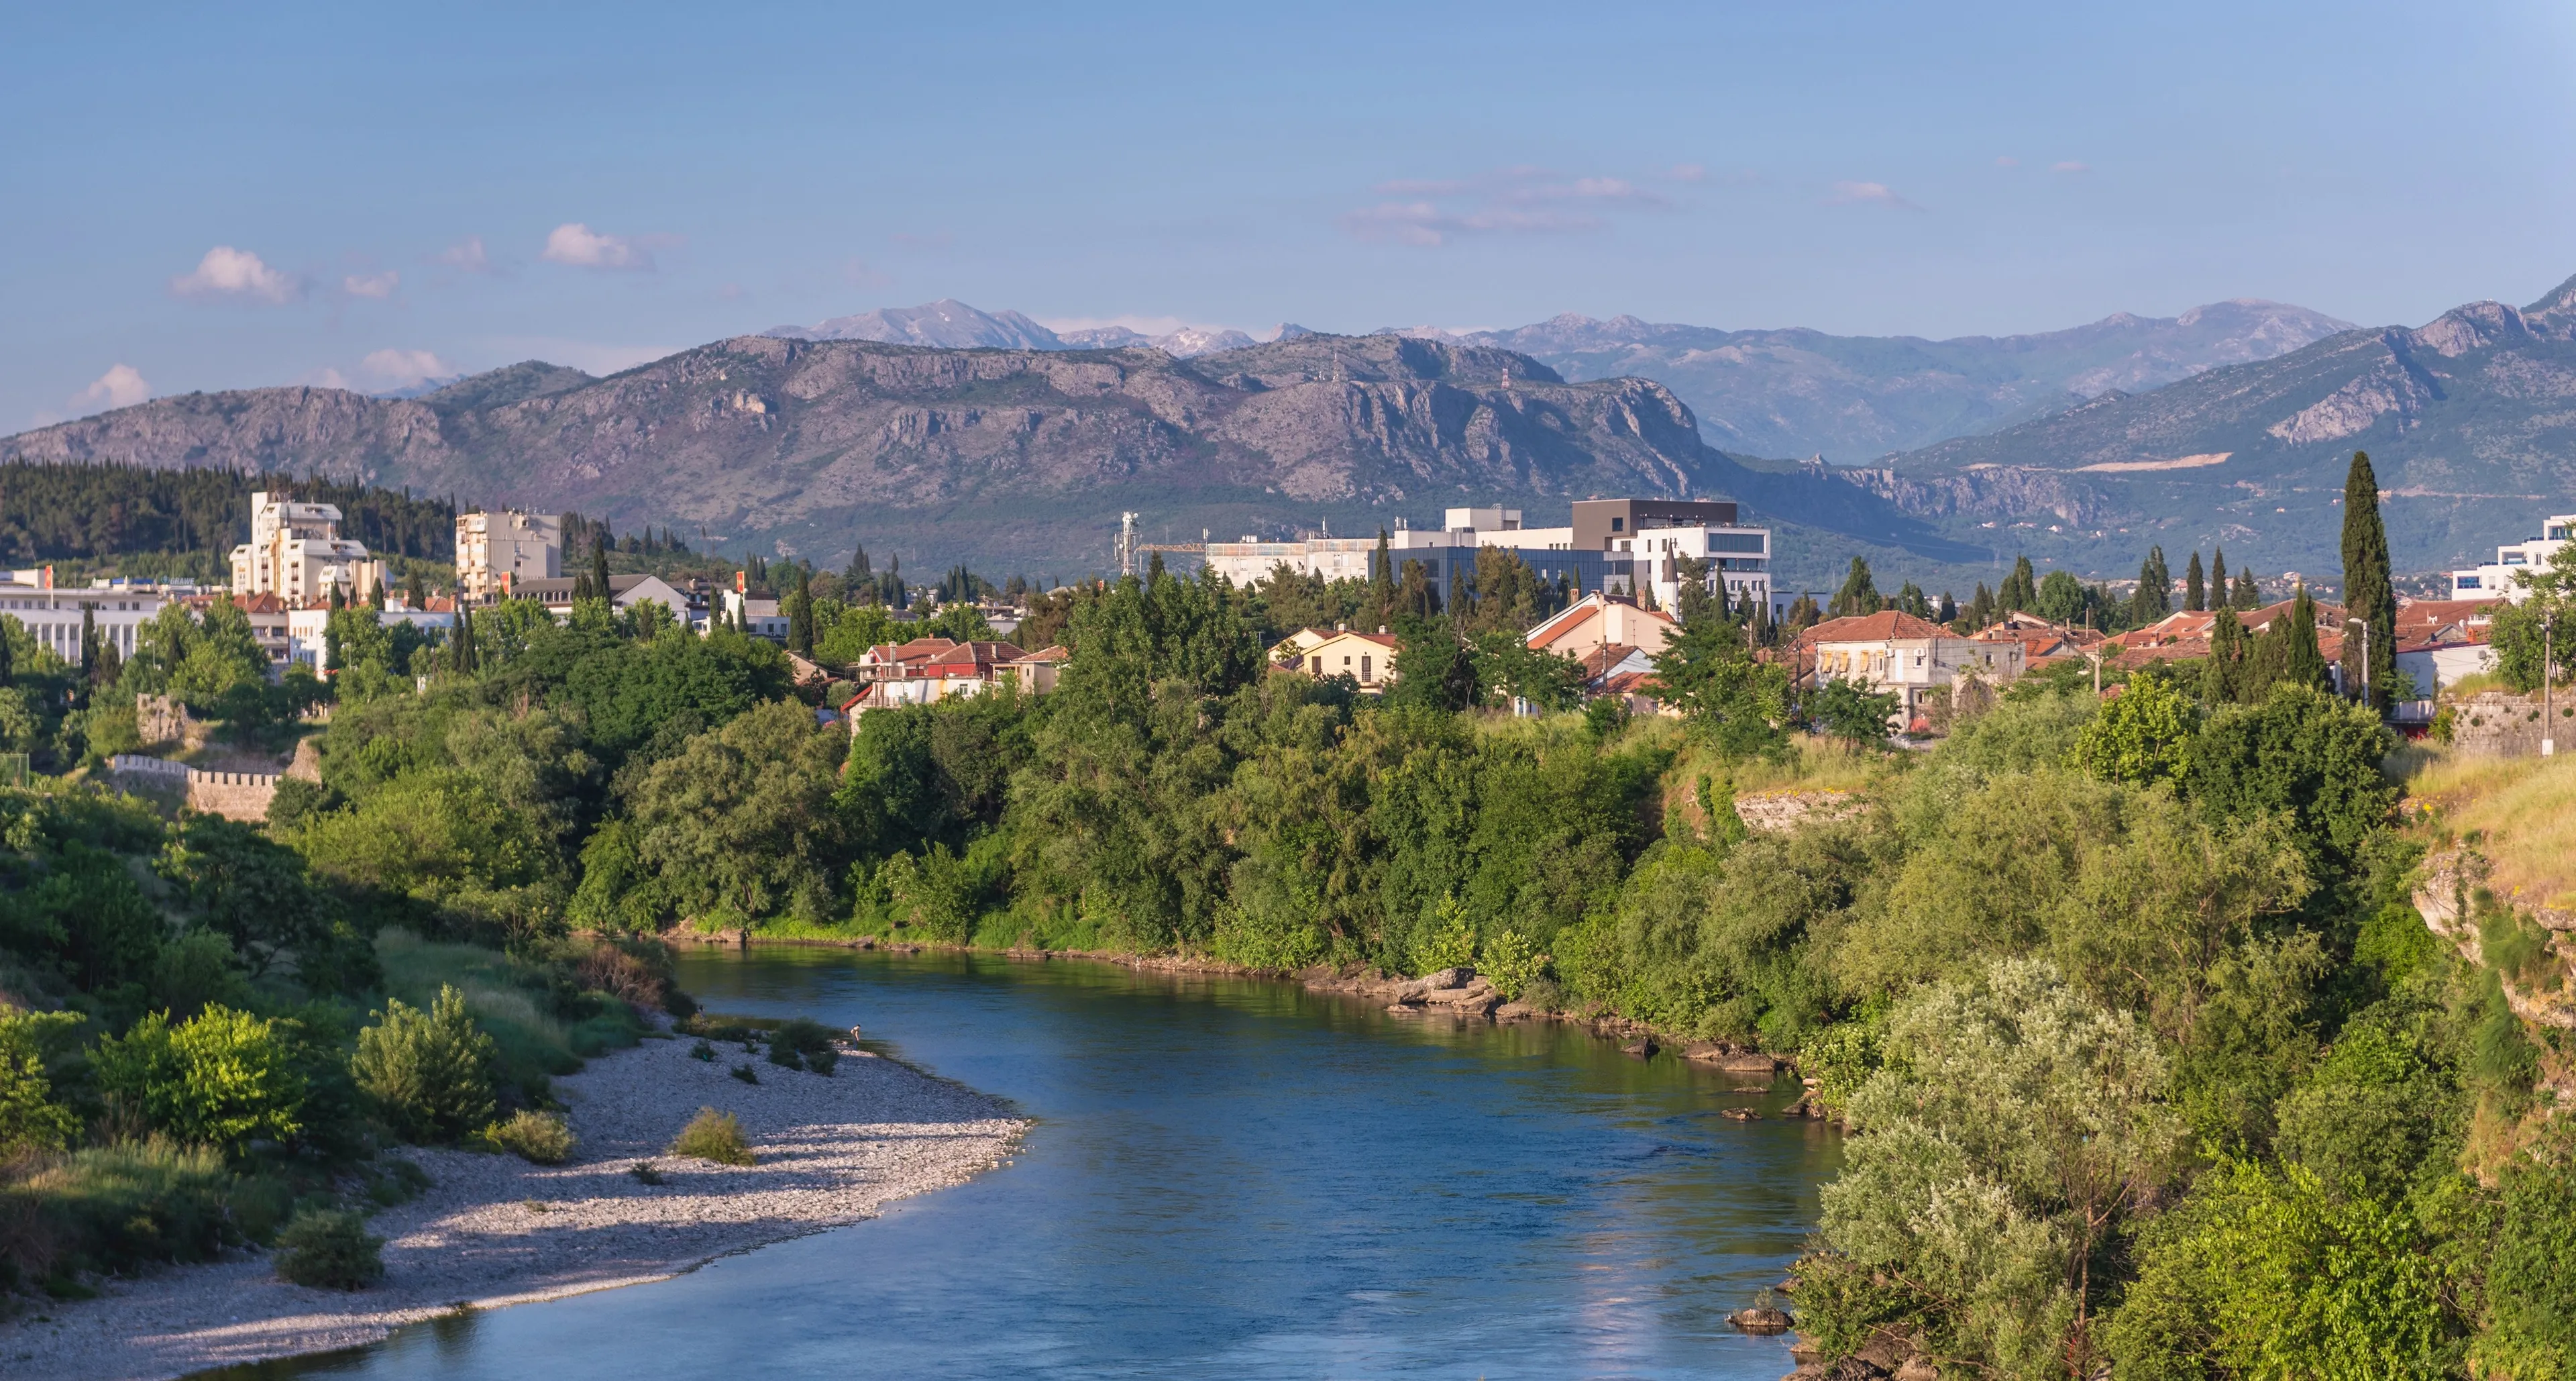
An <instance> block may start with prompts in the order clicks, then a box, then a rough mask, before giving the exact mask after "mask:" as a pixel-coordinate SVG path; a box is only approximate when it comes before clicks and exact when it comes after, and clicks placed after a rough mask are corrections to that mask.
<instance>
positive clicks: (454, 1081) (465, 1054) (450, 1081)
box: [349, 985, 494, 1144]
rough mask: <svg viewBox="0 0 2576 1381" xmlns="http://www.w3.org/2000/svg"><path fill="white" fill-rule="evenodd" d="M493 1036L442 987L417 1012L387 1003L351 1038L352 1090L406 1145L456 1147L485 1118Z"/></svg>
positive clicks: (489, 1097)
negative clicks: (425, 1007)
mask: <svg viewBox="0 0 2576 1381" xmlns="http://www.w3.org/2000/svg"><path fill="white" fill-rule="evenodd" d="M493 1056H494V1046H493V1043H492V1038H491V1037H490V1036H488V1035H485V1034H484V1033H483V1030H482V1028H480V1027H478V1026H476V1025H475V1024H474V1018H473V1017H472V1016H471V1015H469V1014H468V1013H467V1012H466V1010H465V995H464V994H463V993H460V992H458V991H457V990H456V989H455V988H454V987H453V986H451V985H441V986H440V988H439V990H438V997H437V998H436V999H435V1000H433V1001H432V1002H431V1003H430V1005H429V1010H428V1011H426V1012H424V1011H421V1010H420V1009H419V1008H417V1007H412V1006H408V1005H406V1004H404V1003H403V1002H402V1001H400V1000H399V999H387V1000H386V1002H385V1009H384V1011H383V1013H382V1014H381V1015H379V1016H378V1017H377V1018H376V1020H375V1022H374V1023H373V1024H371V1025H369V1026H368V1027H367V1028H366V1029H364V1030H362V1031H360V1032H359V1033H358V1048H357V1052H356V1053H355V1054H354V1055H352V1056H351V1057H350V1059H349V1072H350V1074H351V1076H352V1077H354V1078H355V1079H356V1081H357V1085H358V1089H359V1091H360V1092H361V1093H364V1094H365V1095H366V1096H367V1098H368V1099H369V1100H370V1101H371V1102H373V1103H374V1104H375V1106H376V1109H377V1111H378V1112H379V1113H381V1114H382V1115H383V1117H384V1119H385V1121H386V1122H387V1123H388V1124H390V1125H391V1126H392V1127H393V1128H394V1130H395V1132H396V1133H397V1134H399V1135H400V1136H402V1137H403V1139H405V1140H407V1141H413V1142H419V1143H423V1144H434V1143H440V1142H452V1141H456V1140H458V1139H460V1138H462V1137H464V1136H466V1135H467V1134H469V1133H471V1132H474V1131H476V1130H478V1129H480V1128H481V1127H482V1126H483V1124H485V1123H487V1122H489V1121H491V1120H492V1108H493V1101H492V1074H491V1069H492V1060H493Z"/></svg>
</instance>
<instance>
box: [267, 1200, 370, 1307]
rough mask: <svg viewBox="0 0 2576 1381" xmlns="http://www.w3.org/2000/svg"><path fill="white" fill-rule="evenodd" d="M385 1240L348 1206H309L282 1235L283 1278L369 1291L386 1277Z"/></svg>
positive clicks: (280, 1265) (279, 1244) (279, 1263)
mask: <svg viewBox="0 0 2576 1381" xmlns="http://www.w3.org/2000/svg"><path fill="white" fill-rule="evenodd" d="M384 1245H385V1240H384V1239H383V1238H381V1237H375V1236H371V1235H370V1234H369V1233H368V1232H367V1224H366V1220H365V1219H363V1218H360V1217H359V1216H358V1215H357V1214H355V1213H351V1212H348V1211H346V1210H342V1209H319V1210H316V1209H306V1210H305V1211H304V1212H301V1213H298V1214H296V1215H295V1218H294V1221H292V1222H290V1223H288V1224H287V1225H286V1230H285V1231H283V1232H281V1233H279V1234H278V1235H277V1275H278V1278H279V1279H280V1280H284V1281H288V1282H290V1283H292V1284H296V1285H306V1286H311V1287H312V1288H314V1289H317V1290H363V1289H365V1288H366V1287H367V1286H370V1285H373V1284H375V1283H376V1282H377V1281H379V1280H382V1279H384V1278H385V1261H384V1256H383V1254H382V1253H383V1250H384Z"/></svg>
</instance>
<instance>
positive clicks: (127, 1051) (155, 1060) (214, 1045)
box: [98, 1006, 305, 1152]
mask: <svg viewBox="0 0 2576 1381" xmlns="http://www.w3.org/2000/svg"><path fill="white" fill-rule="evenodd" d="M98 1085H99V1088H100V1089H101V1090H103V1091H104V1092H106V1093H107V1094H108V1095H109V1096H110V1097H111V1098H114V1099H115V1100H117V1101H118V1102H119V1103H120V1104H121V1105H123V1106H124V1107H126V1108H127V1109H130V1110H131V1111H132V1112H134V1113H136V1114H137V1115H139V1116H141V1117H142V1118H143V1120H144V1121H145V1122H146V1123H147V1124H149V1125H150V1126H151V1128H152V1129H153V1130H154V1131H158V1132H166V1133H168V1134H169V1135H171V1136H173V1137H176V1138H178V1139H179V1140H181V1141H184V1142H192V1143H197V1144H200V1145H206V1146H213V1147H216V1148H218V1149H220V1150H224V1151H228V1152H229V1151H238V1150H240V1149H241V1148H242V1147H243V1145H244V1144H246V1143H248V1142H250V1141H252V1140H268V1141H283V1140H285V1139H287V1138H289V1137H292V1136H294V1135H295V1134H296V1133H298V1132H300V1131H302V1130H303V1129H304V1123H303V1117H302V1114H303V1108H304V1097H305V1081H304V1074H303V1072H302V1070H300V1069H299V1068H298V1067H297V1064H296V1060H295V1057H294V1052H293V1051H292V1050H291V1049H290V1048H289V1045H288V1042H287V1040H286V1037H285V1035H284V1033H283V1032H281V1031H280V1029H279V1026H278V1023H277V1022H276V1021H274V1020H272V1019H269V1018H266V1017H254V1016H252V1015H250V1014H249V1013H247V1012H236V1011H234V1010H232V1009H231V1008H229V1007H220V1006H210V1007H208V1008H206V1010H205V1011H204V1012H203V1013H202V1014H200V1015H199V1016H197V1017H196V1018H195V1019H193V1020H191V1021H188V1022H186V1023H184V1024H182V1025H179V1026H172V1025H170V1024H169V1018H168V1017H167V1016H166V1015H164V1014H162V1013H159V1012H155V1013H153V1014H152V1015H150V1016H147V1017H145V1018H144V1019H143V1020H141V1021H138V1022H136V1023H135V1024H134V1027H133V1029H132V1030H130V1031H128V1032H126V1033H125V1035H124V1036H123V1037H115V1036H111V1037H108V1038H107V1039H105V1040H102V1041H100V1042H99V1043H98Z"/></svg>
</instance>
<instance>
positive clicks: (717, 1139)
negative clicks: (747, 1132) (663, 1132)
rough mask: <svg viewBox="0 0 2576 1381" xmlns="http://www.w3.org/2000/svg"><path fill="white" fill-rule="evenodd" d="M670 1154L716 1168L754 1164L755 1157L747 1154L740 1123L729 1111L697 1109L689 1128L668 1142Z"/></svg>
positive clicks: (748, 1152)
mask: <svg viewBox="0 0 2576 1381" xmlns="http://www.w3.org/2000/svg"><path fill="white" fill-rule="evenodd" d="M671 1154H672V1155H675V1156H694V1157H696V1158H697V1159H699V1160H711V1161H714V1162H715V1163H716V1164H718V1165H754V1164H757V1163H758V1158H757V1157H755V1156H753V1155H752V1153H751V1141H750V1139H749V1138H747V1137H745V1136H744V1135H743V1134H742V1123H741V1122H740V1121H738V1120H736V1119H735V1117H734V1115H733V1114H732V1113H729V1112H717V1111H716V1110H715V1109H713V1108H700V1109H698V1115H697V1116H695V1117H692V1118H690V1119H689V1125H687V1126H685V1127H682V1128H681V1129H680V1134H679V1136H678V1137H676V1138H674V1139H673V1140H672V1142H671Z"/></svg>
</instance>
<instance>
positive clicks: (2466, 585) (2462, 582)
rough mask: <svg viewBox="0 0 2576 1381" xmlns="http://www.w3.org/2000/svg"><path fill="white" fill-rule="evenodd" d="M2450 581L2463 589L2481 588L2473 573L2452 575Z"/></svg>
mask: <svg viewBox="0 0 2576 1381" xmlns="http://www.w3.org/2000/svg"><path fill="white" fill-rule="evenodd" d="M2452 583H2453V584H2454V585H2457V586H2458V587H2459V588H2461V589H2463V590H2475V589H2479V588H2481V587H2480V586H2479V584H2478V578H2477V577H2476V576H2473V575H2462V576H2453V577H2452Z"/></svg>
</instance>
